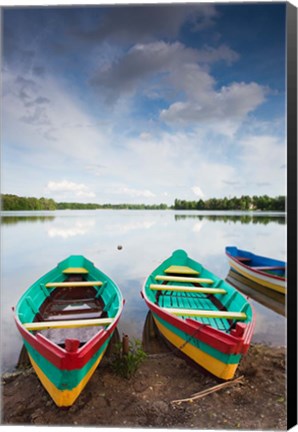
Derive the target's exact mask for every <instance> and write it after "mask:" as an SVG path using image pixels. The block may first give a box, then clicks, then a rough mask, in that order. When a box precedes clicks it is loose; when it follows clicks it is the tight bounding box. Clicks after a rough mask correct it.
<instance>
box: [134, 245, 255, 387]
mask: <svg viewBox="0 0 298 432" xmlns="http://www.w3.org/2000/svg"><path fill="white" fill-rule="evenodd" d="M142 297H143V298H144V300H145V302H146V304H147V305H148V307H149V309H150V311H151V312H152V315H153V319H154V321H155V323H156V325H157V327H158V329H159V331H160V333H161V334H162V335H163V336H164V337H165V338H166V339H167V340H168V341H169V342H170V343H171V344H172V345H173V346H174V347H175V348H176V349H178V350H179V351H181V352H182V353H184V354H186V355H187V356H188V357H190V358H191V359H192V360H194V361H195V362H196V363H197V364H199V365H200V366H202V367H203V368H204V369H206V370H207V371H209V372H210V373H212V374H213V375H215V376H217V377H219V378H221V379H224V380H228V379H231V378H233V376H234V374H235V372H236V369H237V367H238V364H239V362H240V360H241V357H242V355H243V354H245V353H246V352H247V350H248V348H249V345H250V342H251V338H252V335H253V329H254V325H255V320H254V314H253V310H252V307H251V305H250V303H249V302H248V300H247V299H246V298H245V297H244V296H243V295H242V294H241V293H240V292H238V291H237V290H236V289H235V288H233V287H232V286H231V285H229V284H228V283H227V282H225V281H224V280H223V279H220V278H219V277H217V276H216V275H214V274H213V273H211V272H210V271H209V270H207V269H206V268H205V267H203V266H202V265H201V264H200V263H198V262H197V261H195V260H193V259H191V258H189V257H188V255H187V253H186V252H185V251H183V250H177V251H175V252H174V253H173V254H172V256H171V257H169V258H168V259H166V260H165V261H164V262H163V263H161V264H160V265H159V266H158V267H157V268H156V269H155V270H154V271H153V272H152V273H151V274H150V275H149V277H148V278H147V279H146V281H145V283H144V286H143V290H142Z"/></svg>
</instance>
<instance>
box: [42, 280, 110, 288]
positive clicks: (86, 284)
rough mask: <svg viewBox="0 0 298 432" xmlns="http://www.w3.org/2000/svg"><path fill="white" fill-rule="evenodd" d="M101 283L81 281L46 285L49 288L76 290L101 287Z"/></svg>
mask: <svg viewBox="0 0 298 432" xmlns="http://www.w3.org/2000/svg"><path fill="white" fill-rule="evenodd" d="M101 285H102V282H101V281H80V282H70V281H69V282H49V283H47V284H46V287H47V288H64V287H69V288H75V287H90V286H101Z"/></svg>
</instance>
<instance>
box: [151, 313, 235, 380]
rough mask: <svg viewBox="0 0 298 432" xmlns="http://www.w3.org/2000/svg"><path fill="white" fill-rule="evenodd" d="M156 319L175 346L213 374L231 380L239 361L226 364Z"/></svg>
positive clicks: (160, 328) (162, 331)
mask: <svg viewBox="0 0 298 432" xmlns="http://www.w3.org/2000/svg"><path fill="white" fill-rule="evenodd" d="M154 321H155V323H156V325H157V327H158V329H159V331H160V332H161V334H163V335H164V337H166V338H167V339H168V340H169V341H170V342H171V343H172V344H173V345H174V346H176V347H177V348H179V349H180V350H181V351H182V352H183V353H185V354H186V355H187V356H188V357H190V358H191V359H192V360H194V361H195V362H196V363H198V364H199V365H200V366H202V367H203V368H204V369H206V370H207V371H209V372H210V373H212V374H213V375H215V376H217V377H219V378H222V379H224V380H229V379H231V378H233V376H234V374H235V372H236V369H237V366H238V363H235V364H232V363H231V364H226V363H224V362H222V361H220V360H218V359H216V358H214V357H212V356H211V355H209V354H207V353H205V352H204V351H202V350H200V349H199V348H196V347H195V346H193V345H191V344H190V343H185V340H184V339H182V338H181V337H180V336H177V335H176V334H175V333H173V332H172V331H170V330H169V329H168V328H167V327H165V326H164V325H162V324H161V323H160V322H159V321H158V320H157V319H155V318H154Z"/></svg>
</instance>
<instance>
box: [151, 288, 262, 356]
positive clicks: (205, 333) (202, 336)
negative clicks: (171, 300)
mask: <svg viewBox="0 0 298 432" xmlns="http://www.w3.org/2000/svg"><path fill="white" fill-rule="evenodd" d="M143 296H144V299H145V302H146V303H147V306H148V307H149V309H150V310H151V311H152V312H154V313H155V314H157V315H158V316H159V317H160V318H161V319H163V320H165V321H167V322H168V323H169V324H171V325H173V326H175V327H177V328H179V329H180V330H182V331H183V332H185V333H187V334H188V335H190V336H194V337H195V338H196V339H198V340H200V341H202V342H204V343H206V344H208V345H210V346H211V347H213V348H215V349H217V350H218V351H221V352H222V353H224V354H243V353H245V352H247V350H248V347H249V344H250V341H251V338H252V334H253V328H254V323H255V321H254V318H253V320H252V321H251V322H250V323H249V324H247V326H246V329H245V331H244V333H243V335H242V336H241V337H236V336H233V335H230V334H228V333H223V332H222V331H220V330H217V329H214V328H212V327H211V326H209V325H206V324H201V323H198V322H197V321H194V320H192V319H186V320H183V319H182V318H179V317H176V316H174V315H172V314H170V313H169V312H166V311H164V310H162V309H161V308H160V307H159V306H157V305H155V304H154V303H152V302H151V301H150V300H148V298H147V297H146V294H145V292H143ZM196 330H197V331H196Z"/></svg>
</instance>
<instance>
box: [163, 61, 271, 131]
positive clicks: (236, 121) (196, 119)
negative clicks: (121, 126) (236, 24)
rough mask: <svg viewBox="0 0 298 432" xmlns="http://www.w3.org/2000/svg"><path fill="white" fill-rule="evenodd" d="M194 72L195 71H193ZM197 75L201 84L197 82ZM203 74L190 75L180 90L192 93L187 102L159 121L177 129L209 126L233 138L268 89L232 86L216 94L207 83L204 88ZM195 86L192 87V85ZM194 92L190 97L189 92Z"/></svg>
mask: <svg viewBox="0 0 298 432" xmlns="http://www.w3.org/2000/svg"><path fill="white" fill-rule="evenodd" d="M194 69H195V68H194ZM196 75H197V80H198V84H196V83H195V81H197V80H196V79H195V77H196ZM200 75H201V71H200V70H199V69H198V70H197V71H189V75H188V76H187V75H186V77H185V80H184V81H181V82H182V83H183V84H181V87H182V88H184V90H185V91H186V92H187V93H189V99H188V100H187V101H185V102H180V101H178V102H175V103H173V104H172V105H170V107H169V108H167V109H164V110H162V111H161V113H160V118H161V119H162V120H163V121H165V122H166V123H170V124H174V125H180V126H185V125H190V124H192V125H199V124H204V125H207V126H208V125H210V127H212V129H213V130H214V128H215V130H217V131H218V132H220V133H223V134H225V135H228V136H233V134H234V133H235V132H236V131H237V129H238V128H239V127H240V126H241V124H242V122H243V121H244V120H245V118H246V116H247V115H248V114H249V113H250V112H252V111H253V110H255V109H256V108H257V107H258V106H259V105H261V104H262V103H263V102H264V100H265V94H266V89H265V88H264V87H262V86H260V85H258V84H256V83H253V82H252V83H249V84H246V83H233V84H231V85H229V86H224V87H222V88H221V89H220V91H217V92H216V91H214V90H213V88H212V86H211V84H212V83H208V80H207V79H206V80H205V84H204V85H203V86H202V81H201V80H199V79H198V78H199V76H200ZM191 83H193V85H190V84H191ZM191 89H192V92H191V93H190V90H191Z"/></svg>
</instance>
